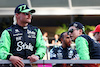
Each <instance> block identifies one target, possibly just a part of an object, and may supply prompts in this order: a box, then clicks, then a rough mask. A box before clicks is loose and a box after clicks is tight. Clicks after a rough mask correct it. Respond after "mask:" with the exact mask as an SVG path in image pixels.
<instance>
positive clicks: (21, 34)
mask: <svg viewBox="0 0 100 67" xmlns="http://www.w3.org/2000/svg"><path fill="white" fill-rule="evenodd" d="M19 35H23V34H22V33H18V34H14V35H13V36H19Z"/></svg>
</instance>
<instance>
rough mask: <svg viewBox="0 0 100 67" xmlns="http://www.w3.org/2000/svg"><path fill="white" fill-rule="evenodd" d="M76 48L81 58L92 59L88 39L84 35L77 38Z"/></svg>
mask: <svg viewBox="0 0 100 67" xmlns="http://www.w3.org/2000/svg"><path fill="white" fill-rule="evenodd" d="M75 44H76V50H77V53H78V54H79V58H80V59H81V60H90V56H89V47H88V41H87V40H86V39H85V38H83V37H78V38H77V39H76V40H75Z"/></svg>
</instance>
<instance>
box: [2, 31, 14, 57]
mask: <svg viewBox="0 0 100 67" xmlns="http://www.w3.org/2000/svg"><path fill="white" fill-rule="evenodd" d="M10 45H11V39H10V34H9V32H8V31H7V30H4V31H3V33H2V35H1V39H0V59H7V56H8V55H12V54H11V53H9V52H10Z"/></svg>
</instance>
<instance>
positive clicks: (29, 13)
mask: <svg viewBox="0 0 100 67" xmlns="http://www.w3.org/2000/svg"><path fill="white" fill-rule="evenodd" d="M23 14H25V15H32V13H31V12H28V13H23Z"/></svg>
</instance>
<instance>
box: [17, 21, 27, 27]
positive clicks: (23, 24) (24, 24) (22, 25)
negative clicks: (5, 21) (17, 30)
mask: <svg viewBox="0 0 100 67" xmlns="http://www.w3.org/2000/svg"><path fill="white" fill-rule="evenodd" d="M17 24H18V25H19V26H21V27H25V26H27V25H28V23H21V22H17Z"/></svg>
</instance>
